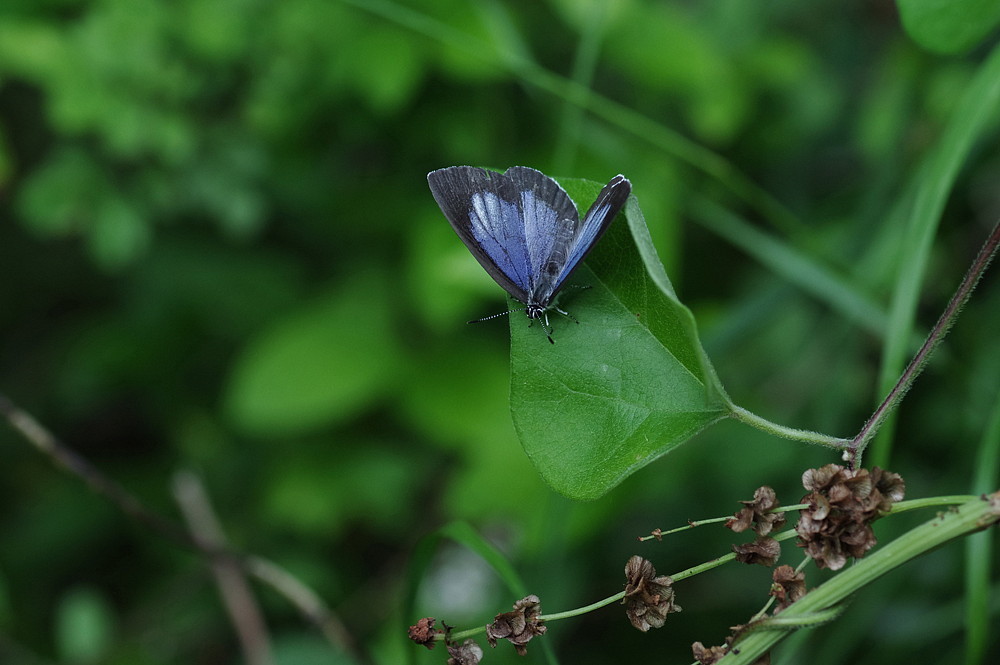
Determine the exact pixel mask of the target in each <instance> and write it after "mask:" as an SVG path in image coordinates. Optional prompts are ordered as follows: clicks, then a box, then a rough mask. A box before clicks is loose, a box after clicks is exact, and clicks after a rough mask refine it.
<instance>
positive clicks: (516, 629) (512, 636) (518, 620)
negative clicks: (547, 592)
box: [486, 595, 548, 656]
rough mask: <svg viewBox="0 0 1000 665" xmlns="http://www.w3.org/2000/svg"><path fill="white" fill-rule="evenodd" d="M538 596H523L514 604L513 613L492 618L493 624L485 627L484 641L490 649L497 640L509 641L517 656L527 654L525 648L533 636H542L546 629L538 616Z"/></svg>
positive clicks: (540, 610) (540, 607) (539, 608)
mask: <svg viewBox="0 0 1000 665" xmlns="http://www.w3.org/2000/svg"><path fill="white" fill-rule="evenodd" d="M541 602H542V601H540V600H539V599H538V596H535V595H531V596H525V597H524V598H522V599H521V600H519V601H517V602H516V603H514V611H513V612H504V613H502V614H498V615H496V616H495V617H494V618H493V623H491V624H490V625H488V626H486V640H487V641H488V642H489V643H490V646H491V647H495V646H496V645H497V640H509V641H510V643H511V644H513V645H514V650H515V651H517V653H518V655H520V656H523V655H524V654H526V653H528V649H527V647H526V646H525V645H526V644H527V643H528V642H529V641H530V640H531V638H533V637H534V636H535V635H542V634H544V633H545V631H546V630H548V628H547V627H546V626H545V624H544V623H542V622H541V621H540V620H539V619H538V616H539V615H540V614H541V613H542V606H541Z"/></svg>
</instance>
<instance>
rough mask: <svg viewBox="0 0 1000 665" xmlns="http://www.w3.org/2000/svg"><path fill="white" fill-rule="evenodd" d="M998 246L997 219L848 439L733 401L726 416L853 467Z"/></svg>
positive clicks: (908, 386) (943, 334)
mask: <svg viewBox="0 0 1000 665" xmlns="http://www.w3.org/2000/svg"><path fill="white" fill-rule="evenodd" d="M998 246H1000V221H998V222H997V224H996V225H994V227H993V231H992V233H990V236H989V237H988V238H987V239H986V242H985V243H983V246H982V248H981V249H980V250H979V254H977V255H976V259H975V261H973V262H972V265H971V266H970V267H969V270H968V271H967V272H966V273H965V278H964V279H963V280H962V283H961V284H960V285H959V286H958V289H957V290H956V291H955V294H954V295H953V296H952V297H951V300H950V301H949V302H948V306H947V307H945V310H944V312H942V314H941V317H940V318H939V319H938V320H937V323H935V324H934V328H932V329H931V331H930V333H929V334H928V335H927V339H925V340H924V343H923V345H922V346H921V347H920V350H919V351H917V353H916V355H914V356H913V359H912V360H910V363H909V365H907V366H906V370H904V371H903V374H902V376H900V377H899V380H898V381H897V382H896V385H894V386H893V388H892V390H890V391H889V394H888V395H886V397H885V399H884V400H883V401H882V403H881V404H880V405H879V407H878V408H877V409H876V410H875V412H874V413H873V414H872V416H871V418H869V419H868V421H867V422H865V424H864V425H863V426H862V428H861V430H860V431H859V432H858V433H857V434H856V435H855V436H853V437H852V438H850V439H842V438H838V437H835V436H830V435H828V434H821V433H820V432H813V431H810V430H802V429H795V428H794V427H785V426H784V425H778V424H777V423H773V422H771V421H769V420H767V419H765V418H761V417H760V416H758V415H756V414H754V413H751V412H750V411H747V410H746V409H744V408H743V407H741V406H737V405H735V404H729V414H730V416H731V417H732V418H734V419H736V420H738V421H740V422H742V423H745V424H747V425H750V426H751V427H756V428H757V429H759V430H762V431H764V432H767V433H769V434H773V435H774V436H780V437H782V438H785V439H793V440H795V441H803V442H805V443H815V444H818V445H821V446H826V447H827V448H833V449H834V450H843V451H846V455H847V459H846V461H847V462H848V464H849V465H850V467H851V468H852V469H854V468H857V467H858V466H860V464H861V455H862V454H863V453H864V450H865V448H866V447H867V446H868V444H869V443H871V440H872V439H873V438H874V436H875V434H876V432H878V429H879V427H881V426H882V424H883V423H884V422H885V420H886V418H888V417H889V414H891V413H892V411H893V409H895V408H896V406H898V405H899V402H900V400H902V399H903V396H904V395H906V392H907V391H908V390H909V389H910V387H911V386H912V385H913V382H914V381H915V380H916V378H917V377H918V376H919V375H920V372H921V371H923V369H924V367H925V366H926V364H927V360H928V359H929V358H930V356H931V354H932V353H933V352H934V350H935V349H936V348H937V345H938V344H940V343H941V340H943V339H944V337H945V335H947V334H948V331H949V330H950V329H951V327H952V326H953V325H954V324H955V320H956V319H958V315H959V312H961V311H962V307H964V306H965V303H967V302H968V301H969V297H970V296H971V295H972V291H973V290H974V289H975V288H976V284H978V283H979V280H980V279H981V278H982V276H983V274H984V273H985V272H986V269H987V268H988V267H989V265H990V262H991V261H992V260H993V257H994V255H996V252H997V248H998Z"/></svg>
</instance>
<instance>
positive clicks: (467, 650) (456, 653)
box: [448, 639, 483, 665]
mask: <svg viewBox="0 0 1000 665" xmlns="http://www.w3.org/2000/svg"><path fill="white" fill-rule="evenodd" d="M448 655H449V656H451V657H450V658H449V659H448V665H478V663H479V661H481V660H482V659H483V649H482V647H480V646H479V645H478V644H476V641H475V640H472V639H469V640H465V642H464V643H463V644H462V645H461V646H459V645H457V644H449V645H448Z"/></svg>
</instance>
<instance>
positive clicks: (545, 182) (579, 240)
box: [427, 166, 632, 344]
mask: <svg viewBox="0 0 1000 665" xmlns="http://www.w3.org/2000/svg"><path fill="white" fill-rule="evenodd" d="M427 182H428V184H429V185H430V188H431V194H433V195H434V200H435V201H437V204H438V205H439V206H440V207H441V212H443V213H444V216H445V217H447V218H448V221H449V222H451V226H452V228H454V229H455V232H456V233H458V236H459V237H460V238H461V239H462V242H464V243H465V246H466V247H468V248H469V251H471V252H472V255H473V256H475V257H476V259H477V260H478V261H479V263H480V264H481V265H482V266H483V268H485V269H486V272H488V273H489V274H490V276H491V277H492V278H493V279H494V280H496V283H497V284H499V285H500V286H502V287H503V288H504V289H505V290H506V291H507V293H509V294H510V295H511V296H513V297H514V298H515V299H517V300H518V301H520V302H522V303H524V304H525V307H524V308H523V309H513V310H510V311H509V312H502V313H500V314H494V315H493V316H487V317H485V318H483V319H477V321H486V320H489V319H493V318H496V317H498V316H505V315H507V314H510V313H511V312H520V311H523V312H524V313H525V314H527V316H528V319H529V320H531V321H533V320H535V319H538V320H539V321H540V322H541V324H542V327H543V329H544V330H545V335H546V337H548V339H549V341H550V342H552V343H553V344H554V343H555V342H554V341H553V339H552V326H551V325H549V315H548V311H549V309H554V310H556V311H557V312H559V313H560V314H563V315H565V316H568V317H570V318H573V317H572V316H570V315H569V314H568V313H567V312H564V311H563V310H561V309H559V308H558V307H557V306H556V305H555V299H556V296H557V295H558V294H559V290H560V289H562V287H563V286H564V285H565V284H566V280H567V279H568V278H569V276H570V275H571V274H572V273H573V271H574V270H575V269H576V267H577V266H578V265H580V262H581V261H583V258H584V257H585V256H586V255H587V252H589V251H590V250H591V248H593V246H594V245H595V244H596V243H597V241H598V239H599V238H600V237H601V235H602V234H603V233H604V232H605V231H606V230H607V228H608V226H610V225H611V222H612V221H613V220H614V218H615V216H617V215H618V212H619V211H620V210H621V209H622V206H624V205H625V201H626V200H627V199H628V195H629V193H630V192H631V191H632V183H630V182H629V181H628V180H627V179H626V178H625V176H623V175H616V176H615V177H614V178H612V179H611V182H609V183H608V184H607V185H605V186H604V189H602V190H601V193H600V194H598V195H597V200H596V201H594V204H593V205H592V206H590V210H588V211H587V214H586V215H584V217H583V221H582V222H581V221H580V215H579V213H578V212H577V210H576V206H575V205H574V204H573V201H572V200H571V199H570V198H569V195H568V194H566V191H565V190H564V189H563V188H562V187H560V186H559V183H557V182H556V181H555V180H553V179H552V178H550V177H548V176H547V175H545V174H544V173H541V172H540V171H536V170H535V169H529V168H527V167H525V166H512V167H510V168H509V169H507V171H506V172H504V173H497V172H496V171H487V170H486V169H480V168H476V167H473V166H451V167H448V168H445V169H438V170H437V171H431V172H430V173H428V174H427ZM573 320H574V321H575V320H576V319H573ZM470 323H472V322H471V321H470Z"/></svg>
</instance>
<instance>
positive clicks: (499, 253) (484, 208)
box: [427, 166, 532, 303]
mask: <svg viewBox="0 0 1000 665" xmlns="http://www.w3.org/2000/svg"><path fill="white" fill-rule="evenodd" d="M427 182H428V184H429V185H430V188H431V194H433V195H434V200H435V201H437V204H438V206H440V207H441V212H443V213H444V216H445V217H446V218H447V219H448V221H449V222H450V223H451V226H452V228H453V229H455V232H456V233H457V234H458V236H459V237H460V238H461V239H462V242H464V243H465V246H466V247H468V248H469V251H470V252H472V255H473V256H475V257H476V260H478V261H479V263H480V265H482V266H483V268H485V269H486V272H488V273H489V274H490V276H491V277H492V278H493V279H494V280H496V282H497V284H499V285H500V286H502V287H503V288H504V289H505V290H506V291H507V293H509V294H511V295H512V296H514V297H515V298H517V299H518V300H520V301H521V302H525V303H526V302H527V301H528V293H529V291H530V289H531V281H532V280H531V268H530V265H529V262H528V250H527V243H526V240H525V235H524V216H523V213H522V211H521V209H520V194H519V193H518V192H517V191H516V190H515V189H514V188H513V185H512V184H511V182H510V181H509V180H508V179H506V178H504V177H503V176H502V175H501V174H499V173H495V172H493V171H487V170H485V169H480V168H476V167H472V166H452V167H449V168H446V169H438V170H437V171H431V172H430V173H428V174H427Z"/></svg>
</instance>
